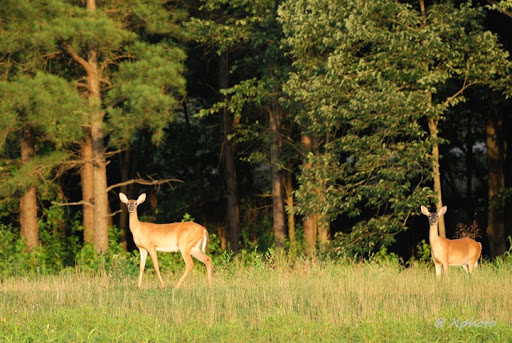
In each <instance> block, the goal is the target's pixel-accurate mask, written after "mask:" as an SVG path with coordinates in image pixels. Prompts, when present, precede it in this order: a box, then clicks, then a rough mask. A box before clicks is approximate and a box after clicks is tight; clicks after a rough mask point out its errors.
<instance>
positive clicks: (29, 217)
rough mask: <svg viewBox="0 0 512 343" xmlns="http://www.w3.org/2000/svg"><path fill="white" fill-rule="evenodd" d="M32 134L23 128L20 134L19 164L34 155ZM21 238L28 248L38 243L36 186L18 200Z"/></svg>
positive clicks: (23, 163) (25, 162)
mask: <svg viewBox="0 0 512 343" xmlns="http://www.w3.org/2000/svg"><path fill="white" fill-rule="evenodd" d="M34 145H35V144H34V136H33V135H32V132H31V131H30V129H25V130H24V131H23V134H22V136H21V142H20V147H21V164H22V165H25V164H27V163H29V162H30V161H31V160H32V159H33V158H34V156H35V146H34ZM20 226H21V232H20V235H21V238H23V239H24V240H25V242H26V243H27V247H28V249H29V250H31V249H33V248H34V247H36V246H38V245H39V223H38V222H37V195H36V188H35V187H30V188H29V189H28V190H27V191H26V192H25V194H24V195H23V196H22V197H21V200H20Z"/></svg>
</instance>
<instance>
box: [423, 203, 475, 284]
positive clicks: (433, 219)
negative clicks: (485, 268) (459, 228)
mask: <svg viewBox="0 0 512 343" xmlns="http://www.w3.org/2000/svg"><path fill="white" fill-rule="evenodd" d="M447 209H448V208H447V207H446V206H443V207H442V208H441V209H440V210H439V212H429V210H428V209H427V208H426V207H425V206H421V213H423V214H424V215H426V216H427V217H428V221H429V224H430V233H429V240H430V246H431V250H432V259H433V260H434V264H435V266H436V277H437V279H439V278H441V266H443V269H444V274H445V275H446V276H447V277H448V266H462V268H464V270H465V271H466V273H468V275H469V273H472V272H473V269H474V268H475V267H476V266H477V265H478V259H479V258H480V255H481V253H482V244H480V243H479V242H477V241H475V240H474V239H471V238H469V237H464V238H459V239H446V238H443V237H439V234H438V232H437V225H438V219H439V217H441V216H442V215H444V214H445V213H446V210H447ZM468 268H469V272H468Z"/></svg>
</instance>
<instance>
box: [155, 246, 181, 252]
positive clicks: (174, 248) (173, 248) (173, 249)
mask: <svg viewBox="0 0 512 343" xmlns="http://www.w3.org/2000/svg"><path fill="white" fill-rule="evenodd" d="M156 251H162V252H178V251H180V249H179V248H178V246H168V247H157V248H156Z"/></svg>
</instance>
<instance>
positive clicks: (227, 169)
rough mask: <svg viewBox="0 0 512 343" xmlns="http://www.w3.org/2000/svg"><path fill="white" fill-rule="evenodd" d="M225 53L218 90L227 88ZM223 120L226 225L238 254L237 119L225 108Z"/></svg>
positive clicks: (230, 239)
mask: <svg viewBox="0 0 512 343" xmlns="http://www.w3.org/2000/svg"><path fill="white" fill-rule="evenodd" d="M228 65H229V64H228V56H227V53H225V52H224V53H222V54H221V56H220V58H219V88H220V89H225V88H228V87H229V69H228ZM222 119H223V129H224V130H223V144H222V146H223V149H222V155H223V156H222V157H223V163H224V181H225V183H226V197H227V208H226V212H227V213H226V215H227V223H228V231H229V241H230V245H231V250H233V251H234V252H238V250H239V249H240V243H239V241H240V205H239V202H238V187H237V175H236V165H235V147H234V144H233V142H232V140H231V139H230V137H231V136H232V135H233V133H234V131H235V129H236V127H237V126H238V121H239V120H238V119H237V118H233V115H232V114H231V112H229V111H228V110H227V109H226V108H224V109H223V110H222Z"/></svg>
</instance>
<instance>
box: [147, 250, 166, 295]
mask: <svg viewBox="0 0 512 343" xmlns="http://www.w3.org/2000/svg"><path fill="white" fill-rule="evenodd" d="M149 256H151V261H153V267H155V272H156V275H157V276H158V280H159V281H160V288H165V285H164V280H162V275H160V267H159V266H158V256H157V254H156V249H151V250H149Z"/></svg>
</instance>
